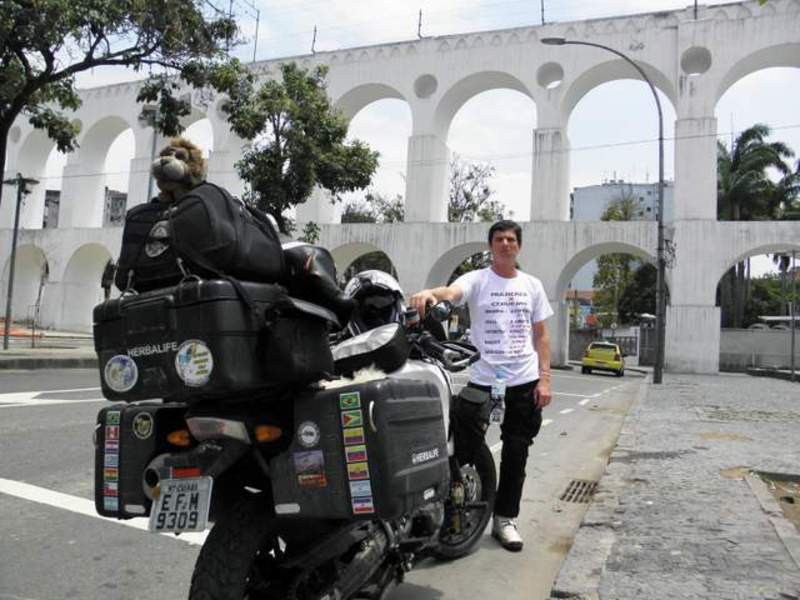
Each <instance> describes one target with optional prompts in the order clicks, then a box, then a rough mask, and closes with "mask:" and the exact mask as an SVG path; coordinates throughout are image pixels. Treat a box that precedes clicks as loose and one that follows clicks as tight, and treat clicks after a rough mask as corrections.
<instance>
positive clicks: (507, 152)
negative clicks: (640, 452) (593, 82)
mask: <svg viewBox="0 0 800 600" xmlns="http://www.w3.org/2000/svg"><path fill="white" fill-rule="evenodd" d="M543 3H544V18H545V20H546V21H547V22H553V21H561V22H563V21H571V20H582V19H588V18H597V17H610V16H619V15H624V14H636V13H642V12H652V11H659V10H668V9H678V8H685V7H686V6H688V5H691V1H690V0H638V1H633V0H602V1H601V0H559V1H556V0H543ZM718 3H719V2H706V4H718ZM217 4H218V5H227V4H228V3H225V2H218V3H217ZM255 9H258V10H259V11H260V18H259V23H258V38H257V45H255V44H254V40H255V27H256V22H255V18H254V17H255ZM233 10H234V13H235V14H236V15H237V17H238V22H239V24H240V27H241V33H242V37H243V39H245V40H246V43H244V44H242V45H241V46H240V47H239V48H238V49H237V50H236V53H237V54H238V55H239V56H240V57H241V58H242V59H244V60H248V61H249V60H252V59H253V53H254V50H255V52H256V57H257V59H258V60H265V59H271V58H280V57H286V56H296V55H301V54H306V53H308V52H309V50H310V48H311V44H312V38H313V35H314V27H315V26H316V28H317V34H316V35H317V37H316V42H315V48H316V50H317V51H326V50H334V49H339V48H346V47H352V46H362V45H369V44H379V43H387V42H396V41H403V40H409V39H414V38H416V35H417V27H418V24H419V11H420V10H422V27H421V30H422V33H423V35H426V36H436V35H447V34H456V33H465V32H469V31H480V30H489V29H501V28H507V27H521V26H531V25H539V24H541V21H542V15H541V3H540V2H535V1H532V0H436V1H422V0H419V1H418V2H416V3H410V2H404V3H398V2H396V0H394V1H390V0H372V1H371V2H357V1H355V0H276V1H275V2H267V1H261V0H235V1H234V2H233ZM130 78H131V74H130V73H127V72H122V71H119V70H111V69H105V70H103V69H96V70H95V71H94V72H92V73H84V74H81V75H79V77H78V85H79V86H81V87H94V86H98V85H105V84H108V83H113V82H117V81H124V80H128V79H130ZM798 97H800V69H768V70H764V71H760V72H758V73H754V74H752V75H750V76H748V77H746V78H744V79H742V80H740V81H739V82H738V83H737V84H735V85H734V86H733V87H732V88H731V89H730V90H728V92H727V93H726V94H725V95H724V96H723V97H722V98H721V100H720V102H719V103H718V105H717V108H716V116H717V119H718V131H719V133H720V136H721V138H722V139H723V140H726V141H729V139H730V134H731V132H732V131H733V132H736V131H741V130H742V129H745V128H746V127H748V126H749V125H751V124H753V123H757V122H760V123H767V124H768V125H770V126H771V127H772V128H773V131H774V134H773V138H774V139H780V140H782V141H784V142H786V143H787V144H788V145H789V146H790V147H792V148H795V149H796V150H797V151H798V152H799V153H800V115H798V114H797V111H796V109H795V108H794V107H795V106H796V99H797V98H798ZM792 99H794V101H793V100H792ZM661 101H662V105H663V106H664V116H665V126H666V131H665V135H666V137H667V138H670V137H671V136H672V135H673V122H674V118H675V111H674V109H673V108H672V106H671V104H670V103H669V101H667V100H666V98H665V97H664V96H661ZM535 127H536V108H535V105H534V104H533V102H532V101H531V100H530V99H529V98H527V97H526V96H524V95H523V94H521V93H519V92H514V91H509V90H494V91H489V92H485V93H483V94H480V95H478V96H476V97H474V98H472V99H471V100H470V101H469V102H467V104H466V105H465V106H464V107H463V108H462V109H461V110H460V111H459V112H458V113H457V114H456V116H455V119H454V121H453V123H452V127H451V129H450V133H449V136H448V140H447V143H448V146H449V147H450V149H451V150H452V151H453V152H456V153H458V154H459V155H461V156H463V157H464V158H466V159H469V160H475V161H482V162H488V163H490V164H492V165H493V166H494V167H495V170H496V174H495V176H494V178H493V179H492V181H491V186H492V188H493V189H494V190H495V193H496V197H497V199H499V200H500V201H501V202H503V203H505V204H506V205H507V207H508V208H509V209H510V210H512V211H513V214H514V217H515V218H517V219H520V220H523V221H524V220H527V219H528V218H529V207H528V202H529V196H530V186H531V180H530V179H531V176H530V165H531V132H532V130H533V129H534V128H535ZM410 132H411V114H410V110H409V109H408V107H407V106H406V105H405V103H404V102H402V101H400V100H382V101H379V102H376V103H373V104H371V105H369V106H367V107H366V108H365V109H363V110H362V111H361V112H360V113H358V114H357V115H356V116H355V118H354V119H353V121H352V122H351V128H350V135H351V137H355V138H359V139H362V140H365V141H366V142H368V143H369V144H370V145H371V146H372V147H373V148H375V149H377V150H378V151H379V152H380V153H381V165H380V168H379V170H378V172H377V173H376V176H375V178H374V180H373V186H372V190H373V191H376V192H380V193H383V194H386V195H389V196H394V195H395V194H403V193H404V187H405V179H404V173H405V168H406V166H405V153H406V147H407V142H408V136H409V135H410ZM656 132H657V126H656V118H655V112H654V109H653V100H652V96H651V95H650V92H649V90H648V89H647V87H646V86H645V84H644V83H643V82H640V81H630V80H628V81H616V82H611V83H607V84H605V85H603V86H600V87H598V88H596V89H595V90H593V91H592V92H590V93H589V94H588V95H587V96H585V97H584V98H583V99H582V100H581V101H580V103H579V104H578V105H577V107H576V108H575V110H574V111H573V114H572V116H571V118H570V121H569V124H568V136H569V140H570V145H571V147H572V153H571V163H570V189H572V188H574V187H577V186H584V185H595V184H599V183H602V182H603V181H605V180H608V179H625V180H628V181H635V182H644V181H654V180H656V179H657V174H658V170H657V144H656V141H655V140H656ZM126 136H128V137H126ZM187 137H190V138H191V139H193V140H194V141H196V142H198V143H200V144H204V143H205V144H207V143H208V142H207V140H209V138H210V128H209V127H208V124H207V122H200V123H198V124H196V125H195V126H193V127H192V128H190V129H189V130H188V131H187ZM131 140H132V134H131V133H130V132H127V133H125V134H122V135H121V136H120V138H118V139H117V141H116V142H115V144H114V145H113V146H112V148H111V150H110V151H109V158H108V160H107V163H106V169H107V172H119V171H121V169H120V168H119V165H120V164H122V165H126V164H128V163H127V161H128V160H129V156H126V152H127V153H128V154H129V153H130V147H131ZM642 140H645V142H642ZM672 155H673V145H672V142H671V141H670V140H669V139H668V141H667V144H666V164H665V171H666V177H667V178H668V179H671V178H672V175H673V156H672ZM60 164H63V158H58V157H56V156H55V153H53V155H51V159H50V161H49V163H48V176H50V177H52V178H53V179H52V180H51V181H53V182H55V180H56V178H57V172H58V171H59V167H60ZM122 170H124V169H122ZM108 183H109V186H110V187H114V188H117V189H126V187H127V176H126V175H125V174H124V173H122V174H120V175H115V176H109V179H108ZM772 268H773V267H772V264H771V261H770V260H768V259H763V260H757V261H756V264H755V266H754V269H753V270H754V273H761V272H764V271H767V270H771V269H772Z"/></svg>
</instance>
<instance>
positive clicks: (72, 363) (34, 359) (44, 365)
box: [0, 356, 98, 370]
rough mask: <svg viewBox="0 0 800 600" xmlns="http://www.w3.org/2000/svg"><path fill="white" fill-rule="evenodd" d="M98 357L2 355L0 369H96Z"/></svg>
mask: <svg viewBox="0 0 800 600" xmlns="http://www.w3.org/2000/svg"><path fill="white" fill-rule="evenodd" d="M96 368H98V367H97V357H44V356H20V357H0V370H9V369H19V370H34V369H96Z"/></svg>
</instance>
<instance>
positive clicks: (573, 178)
mask: <svg viewBox="0 0 800 600" xmlns="http://www.w3.org/2000/svg"><path fill="white" fill-rule="evenodd" d="M656 93H657V94H658V95H659V99H660V102H661V107H662V114H663V123H664V137H665V142H664V182H665V186H664V221H671V220H672V218H673V214H674V207H673V183H672V179H673V173H674V154H675V152H674V148H675V143H674V131H675V110H674V108H673V106H672V104H671V103H670V101H669V98H668V97H667V96H665V95H664V94H663V93H662V92H661V91H659V90H656ZM598 114H602V115H603V118H602V119H599V120H598V119H597V115H598ZM567 132H568V137H569V143H570V146H571V148H572V151H571V152H570V169H569V173H570V183H569V188H570V190H571V192H572V193H571V199H570V200H571V201H570V206H571V208H570V219H571V220H573V221H597V220H599V217H600V214H601V212H602V210H603V209H604V206H605V203H606V202H607V201H608V200H610V199H611V197H616V196H622V195H626V194H627V195H633V196H635V198H636V199H637V201H638V200H639V199H641V202H640V203H641V205H642V208H643V211H644V213H643V215H642V216H641V218H642V219H645V220H655V219H656V216H657V199H658V185H657V183H658V172H659V171H658V169H659V149H658V116H657V111H656V106H655V102H654V99H653V96H652V94H651V93H650V90H649V89H647V87H646V86H644V85H643V84H642V83H641V82H640V81H611V82H607V83H602V84H599V85H597V86H596V87H594V88H593V89H591V91H589V92H588V93H586V94H585V95H583V96H582V98H581V100H580V102H579V103H577V105H575V107H574V109H573V110H572V111H571V113H570V117H569V121H568V124H567Z"/></svg>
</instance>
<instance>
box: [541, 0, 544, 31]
mask: <svg viewBox="0 0 800 600" xmlns="http://www.w3.org/2000/svg"><path fill="white" fill-rule="evenodd" d="M541 5H542V25H544V0H542V1H541Z"/></svg>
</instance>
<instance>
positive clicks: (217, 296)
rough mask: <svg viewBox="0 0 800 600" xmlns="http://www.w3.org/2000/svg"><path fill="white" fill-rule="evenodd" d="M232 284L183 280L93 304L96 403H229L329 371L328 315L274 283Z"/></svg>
mask: <svg viewBox="0 0 800 600" xmlns="http://www.w3.org/2000/svg"><path fill="white" fill-rule="evenodd" d="M237 286H238V289H237V287H235V286H234V285H233V284H232V283H231V282H229V281H227V280H219V279H217V280H196V279H189V280H187V281H184V282H182V283H180V284H178V285H176V286H173V287H168V288H164V289H160V290H153V291H150V292H145V293H143V294H137V295H123V296H122V297H120V298H116V299H114V300H108V301H106V302H104V303H102V304H99V305H98V306H96V307H95V309H94V342H95V350H96V351H97V355H98V359H99V367H100V380H101V386H102V390H103V394H104V395H105V397H106V398H108V399H110V400H123V401H125V402H132V401H136V400H144V399H148V398H170V399H172V400H187V401H194V400H198V399H203V398H219V397H222V396H224V397H226V398H230V400H231V401H235V400H236V399H237V398H242V397H243V396H245V397H246V395H247V394H249V393H251V392H254V391H257V390H260V389H261V390H263V389H266V388H271V387H274V386H276V385H282V384H297V385H302V384H305V383H308V382H311V381H317V380H319V379H320V378H322V377H324V376H326V375H328V374H332V373H333V358H332V356H331V351H330V347H329V345H328V323H329V322H332V321H335V320H336V318H335V316H334V315H333V314H332V313H330V312H329V311H327V310H325V309H323V308H321V307H317V306H315V305H312V304H310V303H306V302H302V301H297V300H294V299H292V298H290V297H289V296H288V295H287V294H286V291H285V289H284V288H283V287H281V286H279V285H274V284H265V283H252V282H237ZM241 290H244V292H245V294H246V295H247V297H248V298H249V299H250V304H251V306H248V303H245V302H244V301H243V300H242V298H241V295H240V294H241Z"/></svg>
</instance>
